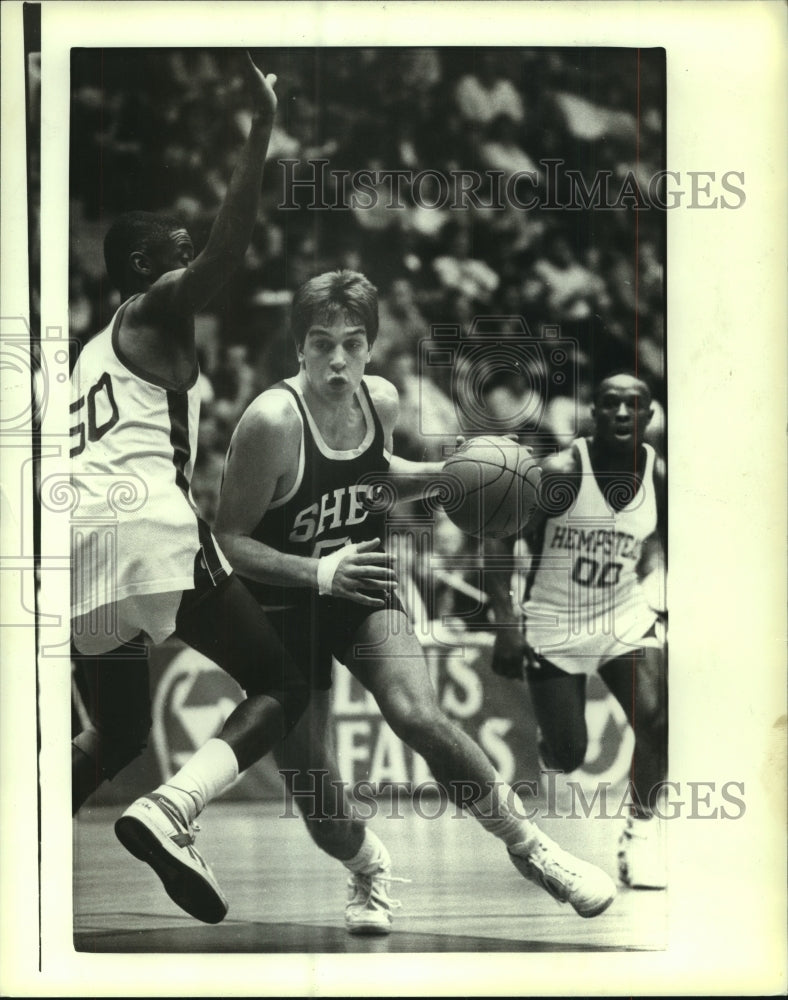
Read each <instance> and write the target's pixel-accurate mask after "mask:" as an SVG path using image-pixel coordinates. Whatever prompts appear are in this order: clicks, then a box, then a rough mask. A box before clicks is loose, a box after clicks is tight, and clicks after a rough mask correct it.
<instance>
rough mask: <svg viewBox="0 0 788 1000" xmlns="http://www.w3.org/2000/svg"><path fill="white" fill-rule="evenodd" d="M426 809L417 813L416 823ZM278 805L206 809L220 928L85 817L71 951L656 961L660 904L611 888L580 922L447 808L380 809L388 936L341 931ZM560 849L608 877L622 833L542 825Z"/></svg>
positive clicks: (298, 836)
mask: <svg viewBox="0 0 788 1000" xmlns="http://www.w3.org/2000/svg"><path fill="white" fill-rule="evenodd" d="M427 808H428V807H427V806H425V811H426V809H427ZM283 809H284V806H283V804H281V803H279V804H277V803H259V804H258V803H246V802H244V803H222V802H218V803H214V804H212V805H211V806H210V807H209V809H208V810H206V812H205V813H204V814H203V816H201V817H200V825H201V828H202V829H201V832H200V834H199V839H198V846H199V847H200V849H201V850H202V851H203V854H204V856H205V857H206V859H207V860H208V861H209V863H210V864H211V866H212V868H213V870H214V873H215V874H216V876H217V878H218V879H219V881H220V883H221V885H222V888H223V890H224V892H225V895H226V896H227V897H228V899H229V901H230V911H229V913H228V915H227V917H226V919H225V920H224V921H223V922H222V923H221V924H219V925H216V926H209V925H205V924H201V923H199V922H198V921H196V920H193V919H192V918H191V917H189V916H188V915H186V914H185V913H183V912H182V911H181V910H180V909H178V908H177V907H176V906H175V905H174V904H173V903H172V902H171V901H170V900H169V898H168V897H167V896H166V894H165V893H164V891H163V889H162V887H161V885H160V883H159V881H158V879H157V878H156V876H155V875H154V874H153V872H152V871H151V870H150V868H148V867H147V866H146V865H143V864H141V863H140V862H138V861H135V860H134V859H133V858H132V857H130V856H129V855H127V854H126V852H125V851H124V850H123V848H122V847H121V846H120V845H119V844H118V842H117V841H116V839H115V835H114V832H113V829H112V824H113V823H114V820H115V819H116V817H117V816H118V815H119V813H120V812H121V811H122V810H120V809H117V808H114V807H106V806H104V807H99V808H94V809H84V810H83V812H82V814H81V815H80V817H79V818H78V819H77V820H75V822H74V946H75V949H76V950H77V951H84V952H106V953H127V954H128V953H173V952H175V953H177V952H192V953H272V952H278V953H282V954H286V953H298V954H300V953H305V954H315V953H359V952H371V953H379V952H391V953H396V952H412V953H430V952H435V953H438V952H560V951H647V950H661V949H663V948H664V947H665V945H666V940H667V913H668V893H666V892H648V891H645V892H644V891H633V890H629V889H624V888H622V889H620V891H619V895H618V897H617V899H616V900H615V901H614V903H613V904H612V906H611V907H610V908H609V909H608V910H607V911H606V912H605V913H604V914H602V915H601V916H599V917H595V918H593V919H591V920H584V919H583V918H581V917H579V916H577V915H576V914H575V912H574V910H572V909H571V908H570V907H569V906H568V905H566V906H561V905H559V904H558V903H556V902H555V901H554V900H553V899H551V898H550V897H549V896H548V895H547V894H546V893H545V892H543V891H542V890H541V889H539V888H537V887H536V886H534V885H531V884H530V883H528V882H526V881H525V880H524V879H523V878H522V876H520V875H519V873H518V872H517V871H516V869H515V868H514V867H513V866H512V864H511V862H510V861H509V860H508V858H507V856H506V850H505V848H504V847H503V845H502V844H500V842H498V841H497V840H495V838H493V837H491V836H489V835H488V834H486V833H485V832H484V831H483V830H482V829H481V828H480V827H479V825H478V824H477V823H476V822H475V821H474V820H472V819H470V818H467V817H460V818H458V817H457V816H456V815H455V814H454V812H453V811H452V810H451V809H447V811H446V812H445V813H444V814H443V815H442V816H438V817H436V818H434V819H426V818H422V817H420V816H418V815H416V814H414V812H413V809H412V807H411V806H410V804H408V803H402V802H401V803H398V804H397V806H396V807H395V808H394V810H393V813H394V814H393V815H391V813H392V808H391V807H390V806H389V804H386V805H385V807H384V806H381V810H380V815H378V816H377V817H376V818H375V819H374V820H373V821H372V824H371V825H372V827H373V829H375V831H376V832H377V833H378V835H379V836H380V837H381V838H382V839H383V840H384V842H385V843H386V845H387V847H388V848H389V851H390V853H391V855H392V859H393V862H394V867H393V871H392V874H394V875H396V876H400V877H403V878H407V879H409V880H410V881H409V882H408V883H407V884H401V885H400V884H395V885H394V886H392V893H391V894H392V896H394V898H397V899H399V900H401V902H402V909H401V910H399V911H398V912H397V913H396V914H395V923H394V929H393V931H392V933H391V935H389V936H388V937H378V938H375V937H372V938H369V937H355V936H351V935H348V934H347V933H346V932H345V930H344V924H343V908H344V897H345V881H346V872H345V869H344V868H343V867H342V866H341V865H340V864H339V862H337V861H335V860H334V859H332V858H329V857H328V856H327V855H324V854H323V853H322V852H320V851H319V850H318V849H317V848H316V847H315V846H314V845H313V844H312V841H311V840H310V838H309V836H308V834H307V833H306V830H305V828H304V826H303V824H302V823H301V821H300V819H297V818H281V816H280V814H281V813H282V811H283ZM539 822H540V825H541V826H542V827H543V829H544V830H545V831H546V832H547V833H549V834H550V836H552V837H553V838H554V839H556V840H558V841H559V842H560V843H561V844H562V846H564V847H566V848H567V849H569V850H571V851H573V852H574V853H576V854H578V855H580V856H582V857H585V858H586V859H588V860H590V861H593V862H595V863H596V864H598V865H600V866H601V867H603V868H604V869H605V870H607V871H608V872H610V874H611V875H615V854H616V838H617V834H618V832H619V830H620V828H621V821H614V820H603V819H591V820H587V819H570V818H554V819H549V818H546V819H540V820H539Z"/></svg>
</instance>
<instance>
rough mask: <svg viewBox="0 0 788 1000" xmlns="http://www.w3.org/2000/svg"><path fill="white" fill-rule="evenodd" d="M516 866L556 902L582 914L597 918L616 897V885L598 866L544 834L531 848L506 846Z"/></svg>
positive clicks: (523, 845) (519, 845) (518, 845)
mask: <svg viewBox="0 0 788 1000" xmlns="http://www.w3.org/2000/svg"><path fill="white" fill-rule="evenodd" d="M509 857H510V858H511V859H512V863H513V864H514V866H515V868H517V870H518V871H519V872H520V874H521V875H523V876H524V877H525V878H527V879H528V880H529V881H530V882H535V883H536V884H537V885H538V886H541V887H542V888H543V889H544V890H545V891H546V892H549V893H550V895H551V896H552V897H553V899H557V900H558V902H559V903H571V904H572V906H573V907H574V909H575V911H576V912H577V913H579V914H580V916H581V917H596V916H598V914H600V913H602V912H604V911H605V910H606V909H607V908H608V906H610V904H611V903H612V902H613V900H614V899H615V898H616V885H615V882H614V881H613V879H612V878H610V876H609V875H607V874H605V872H603V871H602V869H601V868H597V867H596V866H595V865H592V864H589V863H588V862H587V861H581V860H580V859H579V858H575V857H573V855H571V854H569V853H568V852H567V851H565V850H563V848H561V847H559V846H558V844H556V843H554V842H553V841H552V840H550V838H549V837H547V836H546V835H545V834H541V840H540V842H539V843H538V844H537V845H536V847H533V848H531V849H530V850H529V849H528V848H527V847H526V845H525V844H516V845H515V846H514V847H510V848H509Z"/></svg>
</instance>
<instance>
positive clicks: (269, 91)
mask: <svg viewBox="0 0 788 1000" xmlns="http://www.w3.org/2000/svg"><path fill="white" fill-rule="evenodd" d="M246 69H247V76H248V78H249V89H250V91H251V93H252V97H253V98H254V105H255V112H256V113H257V114H258V115H260V116H261V117H262V118H264V119H266V120H272V119H273V117H274V115H275V114H276V105H277V96H276V93H275V91H274V86H275V85H276V74H275V73H267V74H266V73H263V72H261V70H259V69H258V68H257V66H256V64H255V62H254V60H253V59H252V57H251V56H250V55H249V53H248V52H247V53H246Z"/></svg>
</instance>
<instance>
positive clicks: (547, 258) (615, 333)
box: [70, 48, 665, 547]
mask: <svg viewBox="0 0 788 1000" xmlns="http://www.w3.org/2000/svg"><path fill="white" fill-rule="evenodd" d="M253 55H254V57H255V59H256V60H257V62H258V64H259V65H260V66H261V68H263V69H264V70H265V71H267V72H275V73H277V75H278V84H277V93H278V95H279V111H278V115H277V122H276V125H275V128H274V133H273V135H272V140H271V145H270V149H269V160H268V164H267V168H266V175H265V180H264V187H263V199H262V203H261V209H260V213H259V217H258V220H257V225H256V228H255V233H254V236H253V240H252V245H251V247H250V250H249V252H248V254H247V257H246V262H245V266H244V268H243V269H242V271H241V272H240V273H238V274H237V275H235V276H234V277H233V279H232V280H231V282H230V283H229V284H228V285H227V287H226V288H225V289H223V291H222V292H221V294H220V295H219V296H217V298H216V300H215V301H214V302H212V303H211V304H210V306H209V307H208V308H207V309H206V310H205V312H204V313H203V314H202V315H201V316H199V317H198V321H197V337H198V345H199V353H200V364H201V370H202V376H201V380H202V387H203V399H204V405H203V417H202V423H201V446H200V447H201V457H200V460H199V467H198V469H197V470H196V474H195V481H194V489H195V493H196V495H197V497H198V501H199V503H200V504H201V506H202V508H203V512H204V514H205V516H206V517H207V518H208V519H209V520H210V519H211V517H212V515H213V512H214V510H215V504H216V496H217V487H218V483H219V478H220V470H221V463H222V460H223V457H224V452H225V449H226V446H227V443H228V441H229V436H230V434H231V433H232V430H233V428H234V426H235V424H236V422H237V420H238V417H239V416H240V414H241V412H242V411H243V409H244V408H245V406H246V405H247V403H248V402H249V401H250V399H252V398H253V397H254V396H255V395H256V394H257V393H258V392H260V391H261V390H262V389H264V388H265V387H267V386H268V385H270V384H272V383H273V382H275V381H277V380H278V379H280V378H282V377H284V376H287V375H290V374H293V373H294V372H295V370H296V358H295V351H294V349H293V346H292V344H291V342H290V340H289V336H288V318H289V306H290V300H291V297H292V293H293V291H294V289H295V288H296V287H297V286H298V285H299V284H300V283H301V282H302V281H304V280H305V279H306V278H308V277H310V276H312V275H313V274H316V273H320V272H321V271H323V270H326V269H329V268H333V267H349V268H353V269H357V270H361V271H363V272H364V273H365V274H367V275H368V276H369V277H370V278H371V280H373V282H375V284H376V285H377V286H378V288H379V291H380V297H381V298H380V333H379V337H378V343H377V344H376V346H375V349H374V352H373V364H372V366H371V368H370V371H373V372H376V373H382V374H385V375H386V377H387V378H389V379H391V380H392V381H393V382H395V383H396V384H397V386H398V388H399V390H400V393H401V396H402V399H403V405H402V420H401V423H400V428H399V431H398V439H397V441H396V442H395V448H396V450H397V451H398V452H399V453H400V454H404V455H406V456H407V457H410V458H415V459H419V458H434V457H437V456H438V455H440V454H441V450H442V448H443V446H444V445H445V444H446V443H447V442H448V441H451V440H452V439H453V435H454V434H455V433H458V432H461V431H463V430H465V429H467V426H464V425H467V420H465V419H464V416H463V413H461V412H458V409H459V410H461V409H462V402H461V400H460V399H459V396H461V394H462V391H463V390H462V388H461V386H460V382H461V380H460V379H458V372H460V371H461V370H462V368H463V365H465V366H466V367H467V366H468V365H470V366H471V367H472V366H473V364H476V370H475V372H473V373H471V379H470V381H471V382H472V383H473V386H472V388H473V390H474V393H475V395H474V399H475V400H476V403H475V405H476V406H477V414H478V413H481V415H482V417H483V418H484V417H485V415H486V416H487V417H489V418H490V421H491V423H489V424H488V426H489V427H490V428H500V429H503V428H505V429H507V430H511V431H515V432H518V433H520V435H521V437H522V439H523V441H524V442H525V443H530V444H533V445H535V446H536V447H537V448H538V449H543V450H549V449H551V448H555V447H557V446H559V445H564V444H566V443H567V442H568V441H569V440H571V438H572V437H573V436H574V435H575V434H576V433H582V432H584V431H587V430H588V403H589V400H590V394H591V388H592V385H593V383H594V381H595V380H596V379H598V378H599V377H601V376H602V375H603V374H605V373H606V372H608V371H610V370H612V369H616V368H627V369H633V368H637V370H638V371H639V373H641V374H642V375H644V376H645V377H646V378H647V379H648V380H649V381H650V383H651V384H652V388H653V390H654V395H655V400H656V403H657V415H656V418H655V421H654V424H653V427H652V437H653V439H654V440H655V441H656V442H657V443H658V444H661V443H663V441H664V430H665V412H664V404H665V381H664V376H665V372H664V353H665V352H664V348H665V341H664V319H665V317H664V294H663V293H664V254H665V240H664V228H665V218H664V213H662V212H660V211H658V210H656V209H654V208H653V207H647V206H643V205H640V207H639V208H636V207H635V204H636V203H637V202H638V196H637V192H635V194H632V192H633V186H632V185H633V184H635V185H639V188H638V190H640V191H645V190H647V189H648V185H649V180H650V178H651V177H653V176H654V174H655V173H656V172H657V171H658V170H660V169H661V168H662V167H663V166H664V163H663V158H664V121H663V116H664V77H663V71H664V66H663V61H662V54H661V53H659V52H658V51H656V50H655V51H649V50H644V51H641V52H638V51H636V50H628V49H569V48H567V49H528V50H522V49H508V48H505V49H495V50H481V49H471V48H462V49H459V48H458V49H454V48H449V49H432V48H418V49H416V48H414V49H372V48H370V49H363V48H357V49H324V50H312V49H309V50H307V49H286V50H285V49H281V50H264V49H261V50H257V51H253ZM248 120H249V104H248V101H247V97H246V93H245V88H244V75H243V61H242V59H241V55H240V54H239V53H238V52H235V51H224V50H219V51H203V50H179V51H172V50H162V49H148V50H139V49H137V50H123V49H113V50H74V52H73V55H72V118H71V164H70V185H71V267H70V321H71V335H72V337H74V338H76V340H77V341H82V342H84V340H86V339H87V338H89V337H90V336H91V335H92V334H93V333H95V332H97V331H98V330H100V329H101V328H102V326H103V325H104V324H106V322H107V321H108V319H109V318H110V316H111V315H112V312H113V311H114V309H115V308H116V305H117V300H116V299H115V298H114V293H113V292H112V290H111V289H110V288H109V287H108V285H107V281H106V278H105V276H104V269H103V258H102V252H101V241H102V239H103V235H104V232H105V231H106V229H107V227H108V226H109V224H110V223H111V222H112V220H113V219H114V217H115V216H116V215H117V214H119V213H120V212H122V211H126V210H129V209H150V210H154V211H155V210H166V211H169V212H173V213H174V214H176V215H177V216H178V217H179V218H181V219H182V220H183V221H184V223H185V224H186V225H187V227H188V228H189V230H190V232H191V233H192V236H193V238H194V240H195V245H196V247H197V250H198V251H199V248H200V246H201V244H202V243H203V242H204V240H205V237H206V235H207V232H208V230H209V228H210V224H211V222H212V220H213V218H214V216H215V213H216V211H217V208H218V206H219V205H220V203H221V201H222V198H223V197H224V194H225V191H226V185H227V183H228V180H229V177H230V175H231V172H232V167H233V164H234V162H235V159H236V156H237V153H238V150H239V148H240V146H241V144H242V143H243V141H244V137H245V135H246V130H247V128H248ZM315 160H324V161H326V163H325V166H324V168H322V169H323V174H322V175H321V176H322V178H323V184H322V186H321V187H320V188H319V189H317V188H315V186H314V185H312V186H311V187H310V186H309V185H303V184H302V185H300V186H299V185H293V184H292V182H293V181H304V180H306V181H309V180H310V179H313V178H314V177H315V175H316V171H319V170H320V169H321V168H318V167H316V166H315V164H314V161H315ZM282 161H290V162H289V163H284V162H282ZM292 161H295V162H292ZM544 161H560V163H561V166H559V167H558V168H556V167H551V166H550V164H549V163H548V164H547V165H545V162H544ZM362 170H366V171H369V172H370V174H369V176H368V178H367V180H368V189H370V188H371V189H372V190H375V191H376V192H377V194H378V197H377V204H370V203H371V202H374V201H375V199H374V198H371V197H367V198H366V200H365V199H357V204H355V205H353V204H351V199H350V198H349V197H348V190H350V189H349V188H348V187H347V177H349V176H351V175H355V174H356V173H357V172H358V171H362ZM551 170H552V171H553V173H552V176H550V171H551ZM567 170H569V171H578V172H579V173H580V174H581V175H582V177H583V179H584V183H585V187H586V189H588V190H590V189H591V188H592V187H593V183H594V180H595V179H596V178H599V177H603V178H605V183H607V184H608V190H609V199H610V200H611V201H613V202H615V201H616V197H617V193H618V192H619V190H620V189H621V188H622V186H624V189H625V190H628V191H629V192H630V197H629V198H628V199H625V198H622V199H621V204H619V206H618V207H615V208H611V209H607V210H603V209H599V208H598V207H594V206H593V205H592V206H590V207H588V208H584V207H582V205H581V206H578V207H575V208H571V209H570V208H566V207H560V206H561V205H565V204H566V199H567V197H568V196H569V195H570V194H571V191H570V189H569V188H568V186H567V184H568V182H567V179H566V173H565V172H566V171H567ZM382 171H400V172H401V175H400V180H401V182H399V181H398V182H397V186H396V189H395V192H396V196H395V197H393V196H392V182H391V178H390V177H388V178H387V175H383V174H382V173H381V172H382ZM420 171H433V172H435V173H436V174H438V175H440V176H442V177H446V178H449V179H451V178H452V177H455V176H456V175H457V174H458V172H459V171H466V172H467V171H475V172H477V174H478V175H479V176H480V177H482V178H483V179H484V178H489V177H491V176H493V173H492V172H497V173H496V174H495V176H500V178H501V179H502V183H504V184H505V182H506V181H507V179H508V178H510V177H511V176H512V175H514V174H516V173H518V172H521V171H530V172H533V173H532V175H531V176H532V177H533V178H534V179H532V180H529V181H528V182H527V184H525V186H517V187H515V188H513V189H512V190H515V191H517V192H518V197H520V199H521V202H522V203H524V202H526V200H527V198H529V197H532V196H534V197H535V200H536V201H537V203H538V204H537V205H536V206H535V207H532V208H529V209H523V208H521V207H518V205H517V204H516V203H515V202H514V201H512V200H509V201H506V203H505V204H503V205H501V206H498V207H489V201H490V197H489V194H485V191H488V190H489V188H487V187H485V186H484V184H483V185H482V188H481V189H480V197H479V198H478V199H476V201H477V202H478V203H477V204H474V203H473V199H471V200H470V203H469V204H468V205H467V207H458V206H457V205H456V204H452V203H451V201H449V203H448V204H441V199H440V198H439V197H437V196H436V194H435V191H433V190H431V189H430V187H429V185H422V186H421V188H420V191H419V192H417V191H415V190H414V185H413V178H414V177H415V176H416V175H417V174H418V173H419V172H420ZM343 178H344V180H343ZM485 183H486V182H485ZM627 185H628V187H627ZM436 190H437V189H436ZM438 193H439V192H438ZM419 195H420V196H419ZM315 201H317V203H318V204H324V205H326V206H328V205H331V206H333V207H330V208H329V207H325V208H321V207H318V208H314V207H313V208H310V207H309V206H310V203H312V204H314V203H315ZM285 203H287V204H289V205H291V207H290V208H282V207H281V206H282V205H283V204H285ZM479 317H497V319H496V320H494V321H492V323H493V327H494V326H495V323H496V322H497V323H498V325H499V327H500V334H501V337H502V338H503V342H504V343H505V342H507V337H508V338H510V340H509V343H515V342H516V337H517V335H518V333H519V334H520V335H522V323H523V322H525V324H527V329H528V331H529V333H530V335H531V336H530V338H529V339H530V342H531V343H533V344H537V345H538V344H541V345H542V347H541V348H538V349H537V347H534V350H533V351H531V352H530V353H527V352H526V355H524V356H523V359H522V363H520V362H518V361H516V360H515V361H514V362H500V360H499V363H497V364H496V363H495V356H496V351H497V352H498V355H497V356H498V357H499V359H500V358H505V357H509V358H511V357H512V352H511V351H509V352H508V353H507V351H506V350H503V351H501V350H500V348H495V347H493V348H492V349H489V350H488V351H487V354H486V355H484V352H482V354H481V355H479V354H478V353H477V354H476V355H473V357H475V358H476V359H477V360H476V361H475V362H474V361H472V360H469V359H471V354H468V353H465V354H464V353H463V351H464V350H466V349H465V348H457V347H456V344H457V343H458V340H459V341H462V342H463V343H466V344H468V343H474V342H476V341H474V338H475V337H477V335H478V330H479ZM438 327H440V332H438ZM488 327H489V323H488ZM447 338H448V339H447ZM512 338H514V339H512ZM556 338H557V339H558V341H559V347H560V350H561V352H562V353H561V359H562V361H561V364H556V363H554V360H553V359H555V358H557V357H558V356H559V355H558V354H557V353H556V351H555V350H554V349H553V348H554V347H555V343H553V342H554V341H555V339H556ZM477 339H478V338H477ZM520 339H522V336H520ZM430 342H432V345H431V343H430ZM436 343H437V346H438V347H442V346H443V347H445V345H446V343H449V344H450V345H455V346H454V347H453V348H452V351H451V352H450V357H451V360H452V363H451V364H446V363H439V362H438V361H436V360H435V359H436V358H438V357H439V356H440V355H441V352H440V351H439V350H431V346H433V347H434V346H436ZM495 343H499V344H500V343H501V341H500V340H499V341H495ZM548 344H549V349H548V346H547V345H548ZM443 353H444V354H445V351H444V352H443ZM471 353H472V352H471ZM515 353H516V352H515ZM484 356H486V357H487V358H488V362H487V363H486V365H485V363H484V362H483V361H481V362H479V361H478V359H479V357H482V358H483V357H484ZM480 365H481V367H479V366H480ZM559 369H560V372H561V374H560V375H556V372H558V370H559ZM479 407H480V409H478V408H479ZM466 416H467V415H466ZM482 429H487V428H486V427H483V428H482ZM455 543H456V540H455V542H447V545H448V546H449V547H451V545H452V544H455Z"/></svg>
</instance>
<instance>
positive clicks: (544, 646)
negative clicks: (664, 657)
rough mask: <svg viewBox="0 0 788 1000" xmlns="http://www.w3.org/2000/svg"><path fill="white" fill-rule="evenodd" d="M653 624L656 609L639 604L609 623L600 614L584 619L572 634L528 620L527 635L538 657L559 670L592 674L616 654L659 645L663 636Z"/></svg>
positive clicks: (662, 642)
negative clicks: (592, 618)
mask: <svg viewBox="0 0 788 1000" xmlns="http://www.w3.org/2000/svg"><path fill="white" fill-rule="evenodd" d="M656 624H657V614H656V612H655V611H654V610H653V609H652V608H649V607H647V606H641V607H639V608H637V609H633V610H632V611H630V612H628V613H627V614H623V615H618V616H616V617H614V618H613V621H612V623H610V622H609V621H606V620H604V619H603V618H602V617H600V619H599V621H597V622H596V623H594V622H593V621H592V622H588V621H586V622H585V623H584V626H583V629H582V630H581V631H580V632H579V633H578V634H577V635H571V636H567V634H566V631H565V630H560V631H558V630H556V629H554V628H553V629H550V628H540V627H539V626H538V625H536V624H534V623H531V622H527V623H526V638H527V639H528V643H529V645H530V646H531V648H532V649H533V650H534V652H535V653H536V654H537V655H538V656H541V657H543V658H544V659H545V660H549V661H550V663H552V664H553V665H554V666H556V667H558V668H559V670H564V671H566V673H568V674H595V673H597V671H598V670H599V668H600V667H601V666H602V664H603V663H607V662H608V661H609V660H615V659H617V658H618V657H619V656H626V655H627V654H629V653H634V652H635V651H636V650H638V649H644V648H646V647H649V646H650V647H656V648H661V647H662V646H663V645H664V637H663V636H662V635H660V634H659V631H660V630H658V629H657V628H656V627H655V626H656ZM595 625H596V627H595ZM537 669H538V664H537Z"/></svg>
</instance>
